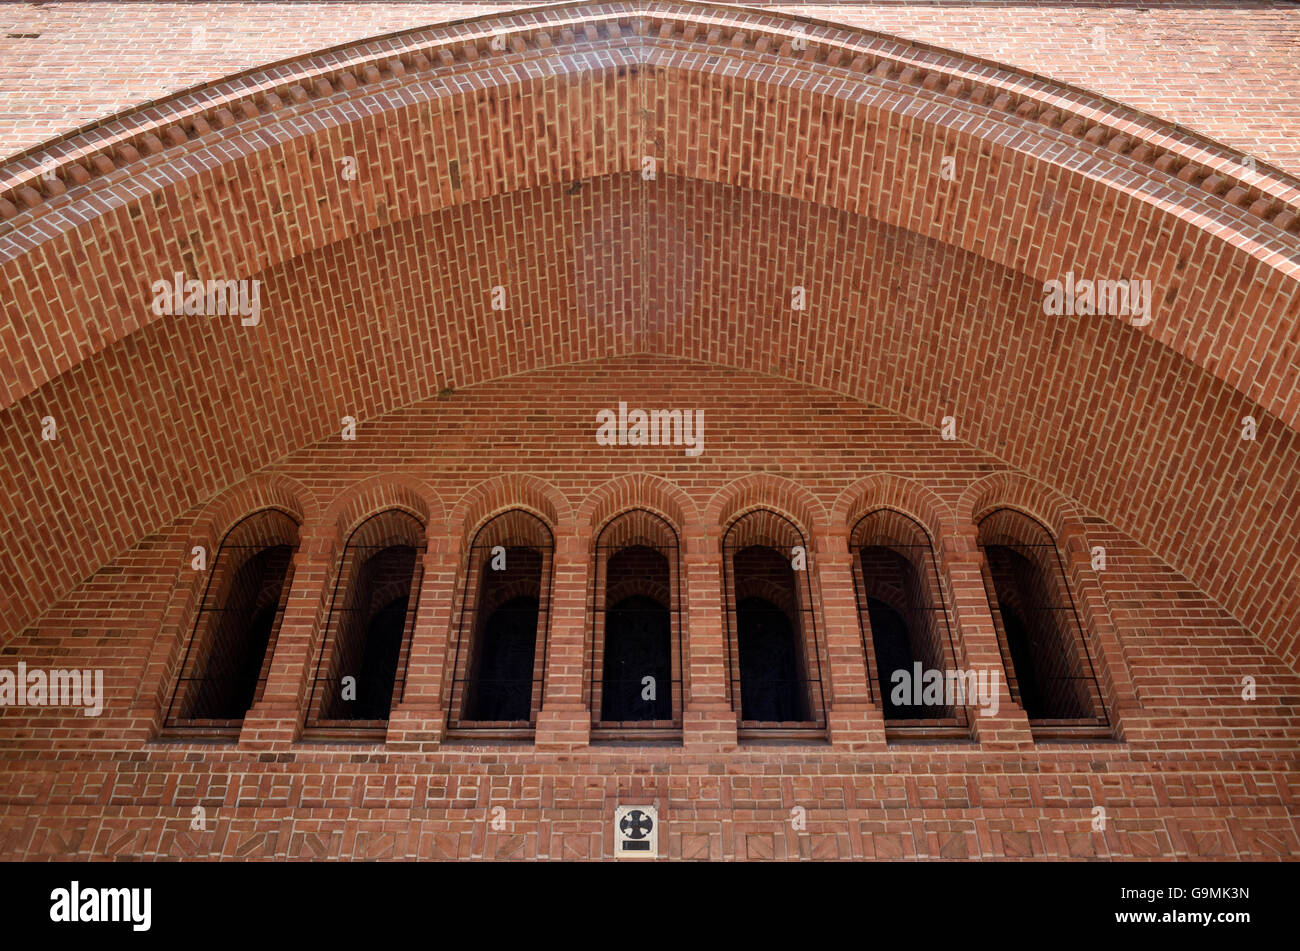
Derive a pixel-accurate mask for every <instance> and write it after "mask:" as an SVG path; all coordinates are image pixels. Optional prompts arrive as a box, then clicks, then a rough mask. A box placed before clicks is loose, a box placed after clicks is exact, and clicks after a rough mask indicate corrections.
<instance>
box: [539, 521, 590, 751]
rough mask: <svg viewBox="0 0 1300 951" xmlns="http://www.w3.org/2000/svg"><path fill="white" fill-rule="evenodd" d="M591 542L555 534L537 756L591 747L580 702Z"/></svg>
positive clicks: (584, 706) (587, 717) (587, 720)
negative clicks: (546, 752) (552, 751)
mask: <svg viewBox="0 0 1300 951" xmlns="http://www.w3.org/2000/svg"><path fill="white" fill-rule="evenodd" d="M590 542H591V539H590V536H589V535H588V534H586V533H579V532H568V533H564V534H560V535H559V536H558V537H557V538H556V542H555V565H554V569H553V580H552V583H551V585H552V586H551V618H550V624H551V629H550V634H549V643H548V645H547V649H546V682H545V684H544V685H543V692H542V709H541V711H540V712H539V713H538V715H537V736H536V740H535V745H536V747H537V749H539V750H561V751H563V750H573V749H580V748H582V747H585V746H587V745H589V744H590V742H591V711H590V710H588V709H587V704H586V702H585V701H584V700H583V680H584V678H585V676H586V640H587V582H588V573H589V561H590V558H589V557H588V548H589V547H590Z"/></svg>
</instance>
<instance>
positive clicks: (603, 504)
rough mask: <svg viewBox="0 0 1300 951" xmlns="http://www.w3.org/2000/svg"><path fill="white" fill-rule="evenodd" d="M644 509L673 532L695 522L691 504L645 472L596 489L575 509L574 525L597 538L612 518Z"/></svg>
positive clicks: (672, 486)
mask: <svg viewBox="0 0 1300 951" xmlns="http://www.w3.org/2000/svg"><path fill="white" fill-rule="evenodd" d="M635 508H644V509H648V510H649V511H651V512H654V513H655V514H657V515H661V516H662V517H663V518H665V519H667V521H668V523H669V524H670V525H672V526H673V528H674V529H675V530H676V531H677V532H679V533H680V532H682V531H683V530H684V528H685V526H687V525H693V524H695V522H696V520H697V519H698V517H699V516H698V514H697V512H696V507H695V503H694V502H693V501H692V500H691V497H690V496H689V495H688V494H687V493H686V492H685V491H683V490H682V489H681V487H680V486H677V485H675V484H673V483H672V482H669V481H668V480H666V479H662V478H660V477H658V476H654V475H649V474H647V473H633V474H631V475H627V476H622V477H620V478H618V479H615V480H614V481H612V482H607V483H605V484H604V485H602V486H600V487H599V488H597V489H596V490H595V491H593V492H592V493H591V495H589V496H588V497H587V499H586V500H585V501H584V502H583V503H582V505H581V506H580V507H579V509H578V512H577V515H576V517H575V521H576V523H577V524H578V525H579V526H581V527H583V528H587V527H590V530H591V533H592V536H593V537H595V536H598V535H599V534H600V531H601V529H602V528H604V527H605V525H606V524H607V523H608V522H610V521H611V520H612V519H614V518H617V517H618V516H619V515H620V514H621V513H622V512H625V511H627V510H628V509H635Z"/></svg>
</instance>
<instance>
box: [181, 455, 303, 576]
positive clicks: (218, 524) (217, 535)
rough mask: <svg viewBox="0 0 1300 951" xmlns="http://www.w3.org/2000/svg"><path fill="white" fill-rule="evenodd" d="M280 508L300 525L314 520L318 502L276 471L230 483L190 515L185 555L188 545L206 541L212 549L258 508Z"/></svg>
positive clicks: (212, 551) (202, 543) (301, 487)
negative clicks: (190, 523)
mask: <svg viewBox="0 0 1300 951" xmlns="http://www.w3.org/2000/svg"><path fill="white" fill-rule="evenodd" d="M272 508H273V509H280V510H281V511H283V512H284V513H285V514H286V515H288V516H289V517H290V518H292V519H293V520H294V521H295V522H297V523H298V525H299V526H300V528H305V527H307V526H310V525H314V524H316V523H318V521H319V520H320V503H319V502H318V501H317V499H316V497H315V495H314V494H313V493H312V492H311V491H310V490H309V489H308V488H307V487H306V486H304V485H302V484H301V483H300V482H298V481H296V480H294V479H291V478H289V477H288V476H285V475H281V474H280V473H276V472H272V473H261V474H258V475H255V476H252V477H250V478H248V479H245V480H244V481H243V482H240V483H238V484H236V485H233V486H231V487H230V488H228V489H227V490H226V491H224V492H222V493H221V494H220V495H218V496H217V497H216V498H214V499H212V500H211V501H209V502H208V503H207V504H206V505H205V506H203V508H202V509H201V510H200V512H199V513H198V515H196V516H195V517H194V520H193V522H192V527H191V530H190V540H188V541H187V544H186V553H185V558H183V559H182V560H183V561H185V562H188V560H189V558H188V551H189V547H190V546H192V545H207V547H208V551H209V553H215V552H216V550H217V546H219V545H220V544H221V540H222V539H223V538H225V537H226V535H227V533H228V532H229V531H230V529H231V528H233V527H234V526H235V525H237V524H239V522H241V521H243V520H244V519H245V518H247V517H248V516H249V515H251V514H253V513H254V512H257V511H260V510H261V509H272Z"/></svg>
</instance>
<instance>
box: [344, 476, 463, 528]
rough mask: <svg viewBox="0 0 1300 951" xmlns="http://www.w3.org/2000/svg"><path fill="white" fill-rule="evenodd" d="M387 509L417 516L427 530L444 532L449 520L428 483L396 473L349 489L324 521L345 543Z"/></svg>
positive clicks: (364, 481)
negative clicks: (399, 510) (443, 526)
mask: <svg viewBox="0 0 1300 951" xmlns="http://www.w3.org/2000/svg"><path fill="white" fill-rule="evenodd" d="M387 509H401V510H402V511H404V512H408V513H410V514H411V515H414V516H415V517H416V518H417V519H419V521H420V523H421V524H422V525H423V526H424V527H425V529H426V530H427V529H428V528H429V527H430V526H437V528H439V529H441V527H442V525H443V523H444V520H445V519H446V512H445V510H444V506H443V503H442V499H440V498H439V497H438V494H437V493H436V492H435V491H434V490H433V489H432V488H431V487H430V486H429V485H428V484H427V483H425V482H424V481H423V480H421V479H417V478H415V477H414V476H409V475H403V474H401V473H393V474H392V475H379V476H371V477H370V478H368V479H363V480H362V481H360V482H358V483H357V484H355V485H353V486H351V487H349V488H348V489H346V490H345V491H344V492H342V493H341V494H340V495H339V496H338V497H337V498H336V499H335V500H334V501H333V502H332V503H331V504H330V507H329V509H328V510H327V511H326V512H325V514H324V516H322V521H323V522H324V523H325V524H326V525H329V526H333V527H334V529H335V531H336V532H337V538H338V540H339V542H340V543H341V542H342V541H343V540H344V539H347V538H348V537H349V536H350V535H351V534H352V532H353V531H354V530H355V529H356V528H357V527H358V526H359V525H361V524H362V523H363V522H365V521H366V520H367V519H369V518H370V517H371V516H373V515H376V514H378V513H380V512H383V511H385V510H387Z"/></svg>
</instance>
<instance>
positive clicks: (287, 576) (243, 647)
mask: <svg viewBox="0 0 1300 951" xmlns="http://www.w3.org/2000/svg"><path fill="white" fill-rule="evenodd" d="M297 547H298V524H297V523H296V522H295V521H294V520H293V519H292V518H290V517H289V516H288V515H286V514H285V513H284V512H281V511H280V510H278V509H264V510H262V511H260V512H255V513H253V514H252V515H249V516H247V517H246V518H244V519H243V520H242V521H240V522H239V524H237V525H235V527H234V528H232V529H231V530H230V531H229V532H227V533H226V537H225V538H224V539H222V541H221V547H220V548H219V549H218V550H217V555H216V558H215V559H214V560H213V562H212V564H211V567H210V568H209V575H208V581H207V586H206V588H205V589H204V592H203V601H202V603H201V605H200V607H199V613H198V617H197V618H196V619H195V622H194V629H193V631H192V632H191V634H190V641H189V644H188V645H186V648H185V656H184V658H183V659H182V661H181V669H180V674H179V676H178V677H177V680H176V688H175V690H174V691H173V692H172V698H171V702H170V704H168V707H167V716H166V718H165V720H164V727H165V728H166V729H178V730H184V731H185V732H187V733H202V734H204V735H212V736H238V735H239V728H240V726H241V725H242V723H243V719H244V715H245V714H246V713H247V712H248V709H249V708H250V707H251V706H252V705H253V704H254V703H255V702H256V701H257V699H258V698H259V697H260V696H261V692H262V689H263V688H264V687H265V685H266V674H267V671H268V669H269V668H270V663H271V654H272V652H273V650H274V646H275V638H276V636H277V634H278V633H279V628H280V620H281V618H282V617H283V614H284V603H285V599H286V598H287V597H288V595H289V584H290V580H291V578H292V566H293V555H294V552H295V551H296V549H297Z"/></svg>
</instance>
